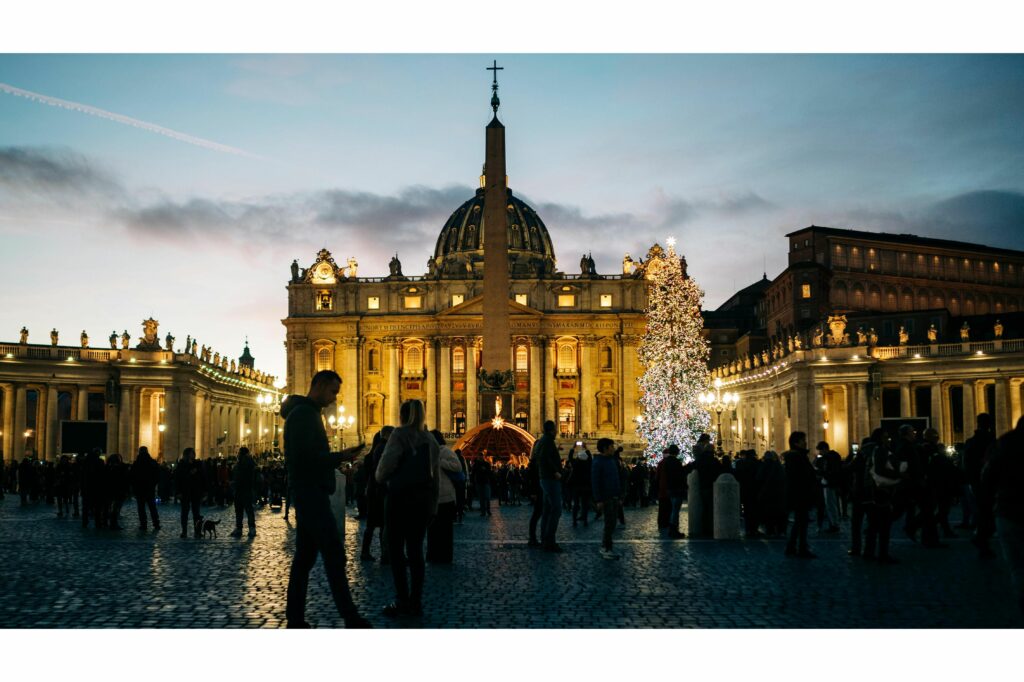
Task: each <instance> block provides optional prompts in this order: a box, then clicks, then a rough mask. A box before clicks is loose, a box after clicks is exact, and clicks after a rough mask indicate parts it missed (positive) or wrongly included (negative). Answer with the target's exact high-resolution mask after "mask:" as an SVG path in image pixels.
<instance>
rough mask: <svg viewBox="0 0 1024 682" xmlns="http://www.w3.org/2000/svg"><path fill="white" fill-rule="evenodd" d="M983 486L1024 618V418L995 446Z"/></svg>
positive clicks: (983, 475) (984, 474)
mask: <svg viewBox="0 0 1024 682" xmlns="http://www.w3.org/2000/svg"><path fill="white" fill-rule="evenodd" d="M981 482H982V485H983V486H985V488H986V489H987V492H988V494H989V495H990V496H991V497H992V498H993V499H994V500H995V517H996V518H995V522H996V529H997V530H998V531H999V543H1000V545H1002V548H1003V554H1004V556H1005V558H1006V561H1007V563H1009V565H1010V575H1011V576H1012V578H1013V586H1014V589H1015V590H1016V592H1017V594H1016V596H1017V605H1018V607H1019V608H1020V611H1021V613H1022V614H1024V417H1021V418H1020V419H1018V420H1017V426H1016V428H1014V429H1013V431H1010V432H1008V433H1006V434H1004V435H1003V436H1001V437H1000V438H999V440H998V441H997V442H996V447H995V449H994V451H993V453H992V457H991V458H990V459H989V461H988V463H987V464H986V465H985V466H984V467H983V469H982V472H981Z"/></svg>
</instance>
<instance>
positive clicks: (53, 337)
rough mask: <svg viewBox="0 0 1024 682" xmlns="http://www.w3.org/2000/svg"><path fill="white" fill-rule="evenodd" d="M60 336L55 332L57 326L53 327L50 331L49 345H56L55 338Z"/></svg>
mask: <svg viewBox="0 0 1024 682" xmlns="http://www.w3.org/2000/svg"><path fill="white" fill-rule="evenodd" d="M59 338H60V334H58V333H57V328H56V327H54V329H53V331H51V332H50V345H51V346H56V345H57V340H58V339H59Z"/></svg>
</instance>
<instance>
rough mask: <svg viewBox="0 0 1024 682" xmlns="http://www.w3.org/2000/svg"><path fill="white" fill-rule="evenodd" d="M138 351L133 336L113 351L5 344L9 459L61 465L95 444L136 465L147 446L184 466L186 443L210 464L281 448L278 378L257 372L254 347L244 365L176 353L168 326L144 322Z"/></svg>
mask: <svg viewBox="0 0 1024 682" xmlns="http://www.w3.org/2000/svg"><path fill="white" fill-rule="evenodd" d="M143 327H144V332H143V336H142V337H141V338H139V339H138V343H137V344H136V345H135V346H134V347H130V346H131V336H130V335H129V334H128V332H127V331H125V332H124V334H123V335H120V336H119V335H118V334H117V333H116V332H115V333H112V334H111V335H110V338H109V347H97V346H92V345H90V344H89V337H88V335H87V334H86V333H85V332H84V331H83V332H82V335H81V338H80V343H79V345H77V346H69V345H61V344H60V343H59V340H60V339H59V334H58V332H57V331H56V330H54V331H52V332H50V343H48V344H35V343H29V331H28V330H27V329H24V328H23V329H22V331H21V338H20V340H19V341H18V342H0V416H2V420H0V423H2V425H3V428H2V429H0V431H2V437H0V447H2V448H3V450H2V453H3V458H4V460H7V461H20V460H21V459H22V458H23V457H25V456H30V457H35V458H36V459H39V460H48V461H52V460H53V459H55V458H56V457H58V456H59V455H60V454H61V453H76V454H83V448H84V447H85V446H83V445H81V444H82V443H88V447H92V446H95V447H99V448H100V450H101V451H102V452H104V453H107V454H110V453H115V452H116V453H120V454H121V455H122V457H123V458H124V459H125V460H126V461H129V462H130V461H132V460H133V459H134V458H135V455H136V453H137V452H138V448H139V447H140V446H146V447H147V448H148V449H149V451H150V454H152V455H153V456H154V457H157V458H162V459H163V460H164V461H166V462H174V461H177V459H178V458H179V457H180V456H181V451H182V450H183V449H184V448H186V447H193V448H195V449H196V453H197V454H198V455H199V457H201V458H208V457H212V456H216V455H233V454H235V453H236V452H237V448H238V447H239V446H242V445H245V446H247V447H249V448H250V449H251V450H253V451H254V452H259V451H266V450H271V449H272V448H273V447H274V441H275V440H276V439H277V437H278V432H279V429H280V419H279V418H278V417H277V414H276V413H275V412H274V408H275V406H276V405H277V404H278V403H279V400H278V392H277V389H276V388H274V383H273V382H274V377H272V376H269V375H267V374H264V373H263V372H260V371H258V370H257V369H256V368H255V363H254V359H253V357H252V355H251V354H250V353H249V347H248V344H246V347H245V350H244V352H243V353H242V355H241V357H239V358H238V360H237V362H236V361H235V360H234V359H231V360H230V361H229V360H228V358H227V357H226V356H224V357H221V355H220V353H213V351H212V350H210V349H208V348H206V347H202V348H201V349H200V348H199V347H198V344H197V343H195V342H193V341H191V339H189V340H188V341H187V342H186V343H185V345H184V346H183V347H182V348H180V349H178V350H174V349H173V346H174V341H175V339H174V337H172V336H171V335H169V334H168V335H167V336H166V337H165V339H164V342H163V343H162V344H161V342H160V340H159V337H158V336H157V330H158V323H157V321H156V320H153V319H149V320H146V321H145V322H144V323H143Z"/></svg>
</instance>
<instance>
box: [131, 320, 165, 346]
mask: <svg viewBox="0 0 1024 682" xmlns="http://www.w3.org/2000/svg"><path fill="white" fill-rule="evenodd" d="M159 329H160V323H159V322H157V321H156V320H154V319H153V318H152V317H151V318H149V319H148V320H143V321H142V338H141V339H139V345H138V346H136V347H137V348H138V349H140V350H160V335H159V333H158V331H159Z"/></svg>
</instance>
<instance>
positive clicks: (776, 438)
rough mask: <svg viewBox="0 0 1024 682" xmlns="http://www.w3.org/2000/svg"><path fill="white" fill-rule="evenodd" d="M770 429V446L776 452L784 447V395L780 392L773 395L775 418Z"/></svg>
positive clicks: (781, 450)
mask: <svg viewBox="0 0 1024 682" xmlns="http://www.w3.org/2000/svg"><path fill="white" fill-rule="evenodd" d="M772 421H773V426H774V428H773V429H772V431H773V433H772V440H771V443H772V448H773V449H774V450H775V452H776V453H779V452H783V451H784V450H785V449H786V435H787V434H786V397H785V396H784V395H782V394H781V393H779V394H777V395H776V396H775V419H773V420H772Z"/></svg>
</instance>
